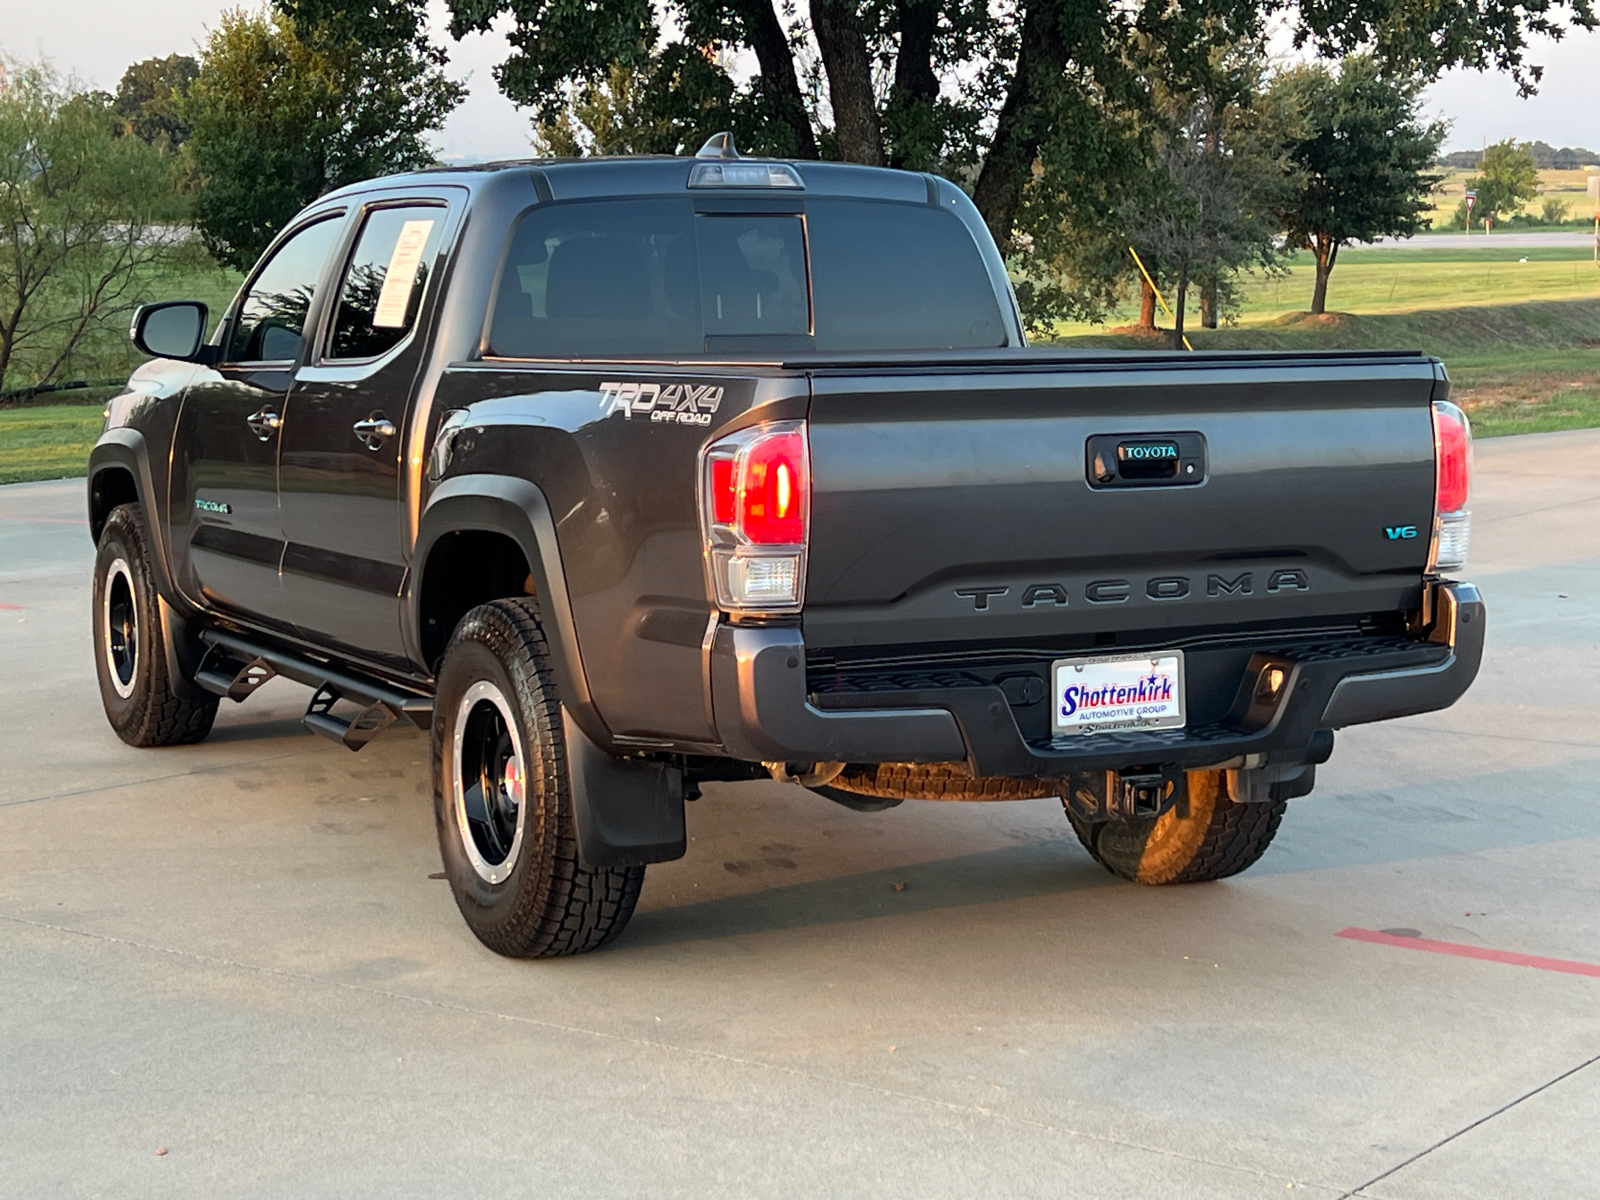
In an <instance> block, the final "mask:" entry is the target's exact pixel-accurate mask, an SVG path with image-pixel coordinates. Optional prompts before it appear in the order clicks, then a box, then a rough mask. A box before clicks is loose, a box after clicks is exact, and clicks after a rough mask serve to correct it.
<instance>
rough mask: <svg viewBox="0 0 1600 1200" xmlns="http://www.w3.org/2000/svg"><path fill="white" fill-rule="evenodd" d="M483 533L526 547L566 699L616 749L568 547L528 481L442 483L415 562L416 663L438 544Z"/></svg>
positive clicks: (411, 602)
mask: <svg viewBox="0 0 1600 1200" xmlns="http://www.w3.org/2000/svg"><path fill="white" fill-rule="evenodd" d="M480 530H481V531H484V532H489V533H500V534H504V535H505V536H506V537H509V538H511V539H512V540H513V541H515V542H516V543H517V545H518V546H519V547H521V549H522V553H523V557H525V558H526V559H527V560H528V568H529V570H530V571H531V572H532V573H533V582H534V586H535V588H537V590H538V597H539V605H540V609H541V611H542V613H543V615H544V617H545V633H546V635H547V636H548V637H549V639H550V655H551V665H552V666H553V668H554V670H555V676H556V686H557V687H558V688H559V689H560V690H561V701H562V703H563V705H565V706H566V707H567V708H568V709H569V710H570V711H571V713H572V715H573V718H574V719H575V720H576V721H577V722H578V724H579V725H580V726H581V727H582V728H583V730H584V732H585V733H587V734H588V735H589V737H590V738H592V739H593V740H594V741H596V742H599V743H600V744H601V745H603V746H609V745H611V744H612V739H611V731H610V728H609V727H608V726H607V725H606V723H605V721H604V720H603V719H602V718H601V716H600V714H599V712H598V711H597V710H596V708H595V706H594V699H593V697H592V695H591V694H590V691H589V679H588V675H587V674H586V673H585V671H584V666H583V654H582V651H581V649H580V647H579V645H578V626H577V622H576V620H575V619H574V617H573V614H572V598H571V595H570V593H569V592H568V590H567V576H566V571H565V570H564V569H563V567H562V565H561V547H560V544H559V542H558V541H557V540H556V523H555V518H554V517H553V516H552V515H551V512H550V504H549V501H547V500H546V499H545V495H544V492H543V491H541V490H540V489H539V488H538V487H537V486H536V485H534V484H532V483H529V482H528V481H527V480H525V479H517V478H514V477H511V476H505V475H489V474H472V475H458V476H456V477H454V478H452V479H447V480H446V481H445V482H444V483H442V484H440V485H439V486H438V487H437V488H436V489H435V490H434V493H433V495H432V496H430V497H429V498H428V504H427V507H426V508H424V509H423V512H422V520H421V521H420V523H419V525H418V530H417V545H416V551H415V553H414V554H413V555H412V559H411V563H412V573H411V594H410V595H409V596H408V597H407V599H406V607H405V614H406V615H405V626H406V628H405V631H404V632H405V637H406V640H407V643H408V644H407V652H408V653H409V654H410V655H411V656H412V658H413V659H414V660H415V661H416V662H418V663H422V662H423V657H422V648H421V641H420V636H421V635H420V631H421V629H422V613H421V605H422V592H423V583H424V576H425V574H426V571H427V564H428V557H429V555H430V553H431V552H432V550H433V548H434V545H435V544H436V543H437V542H438V541H439V539H440V538H442V537H444V536H445V535H447V534H451V533H465V532H471V531H480ZM424 665H426V664H424Z"/></svg>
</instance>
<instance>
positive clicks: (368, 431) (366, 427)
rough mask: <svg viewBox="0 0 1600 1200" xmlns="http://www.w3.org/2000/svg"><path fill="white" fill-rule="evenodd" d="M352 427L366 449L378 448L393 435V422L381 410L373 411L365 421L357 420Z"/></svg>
mask: <svg viewBox="0 0 1600 1200" xmlns="http://www.w3.org/2000/svg"><path fill="white" fill-rule="evenodd" d="M351 428H352V429H354V430H355V435H356V436H357V437H358V438H360V439H361V440H362V441H363V442H364V443H366V447H367V449H368V450H378V449H381V448H382V447H383V444H384V443H385V442H387V441H388V440H389V439H390V438H392V437H393V436H394V435H395V428H394V422H393V421H391V420H390V419H389V418H388V417H386V416H384V415H383V414H382V413H381V412H375V413H373V414H372V415H371V416H370V417H368V418H367V419H366V420H365V421H357V422H356V423H355V424H354V425H353V426H351Z"/></svg>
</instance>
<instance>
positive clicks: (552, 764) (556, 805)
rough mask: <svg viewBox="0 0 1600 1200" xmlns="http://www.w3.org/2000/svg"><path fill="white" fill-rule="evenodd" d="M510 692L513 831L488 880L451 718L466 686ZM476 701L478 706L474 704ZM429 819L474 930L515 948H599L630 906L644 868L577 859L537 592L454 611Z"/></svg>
mask: <svg viewBox="0 0 1600 1200" xmlns="http://www.w3.org/2000/svg"><path fill="white" fill-rule="evenodd" d="M480 682H482V683H487V684H489V685H491V686H492V687H494V688H496V689H498V694H499V695H500V696H501V697H502V698H503V699H504V700H505V701H506V702H507V706H508V707H509V709H510V710H511V715H512V716H513V717H514V719H515V724H516V730H517V733H518V734H519V735H520V743H521V750H522V755H523V757H524V758H525V761H524V762H522V763H521V766H520V774H521V779H522V781H523V782H522V785H521V786H522V794H523V799H522V800H521V803H520V807H521V809H522V810H523V816H522V819H521V830H522V832H521V838H520V842H514V843H513V845H512V847H511V848H510V852H509V853H508V855H507V857H506V858H505V860H504V861H503V863H502V864H501V866H500V869H506V868H509V874H508V875H506V877H505V878H503V879H502V880H500V881H499V882H491V881H490V880H489V879H487V878H486V877H485V876H484V875H483V874H482V873H480V870H479V868H478V867H477V866H475V865H474V863H473V861H472V857H471V854H472V852H469V850H468V841H467V839H468V838H469V837H470V836H471V835H470V834H468V833H464V832H463V828H462V823H461V822H459V821H458V818H457V809H456V798H455V795H456V794H455V782H454V772H455V771H456V770H457V769H458V764H457V762H456V759H457V751H456V749H455V737H456V726H457V723H458V722H464V721H465V720H467V719H468V718H469V716H470V714H463V713H462V712H461V711H460V710H461V707H462V704H463V700H464V698H465V697H466V696H467V693H468V691H469V690H470V689H472V688H473V687H474V685H476V684H478V683H480ZM474 711H475V710H474ZM433 796H434V820H435V825H436V826H437V829H438V833H439V849H440V853H441V856H442V857H443V859H444V871H445V878H446V879H448V880H449V882H450V888H451V891H452V892H453V893H454V895H455V900H456V906H457V907H458V908H459V909H460V910H461V915H462V917H464V918H465V919H466V922H467V925H468V927H469V928H470V929H471V930H472V932H473V933H474V934H476V935H477V937H478V940H479V941H481V942H482V943H483V944H484V945H485V946H487V947H488V948H489V949H491V950H493V951H494V952H495V953H497V954H504V955H507V956H509V957H513V958H555V957H558V956H561V955H567V954H582V953H584V952H585V951H588V950H597V949H599V948H600V947H601V946H604V945H606V944H607V943H608V942H610V941H612V940H613V939H614V938H616V937H617V935H618V934H620V933H621V932H622V930H623V928H624V927H625V926H626V925H627V924H628V920H629V918H631V917H632V916H633V909H634V905H635V904H637V903H638V900H639V890H640V888H641V887H643V885H644V868H643V867H599V868H595V867H586V866H584V865H583V864H582V863H581V862H580V861H579V858H578V834H577V827H576V822H575V819H574V816H573V805H572V793H571V776H570V774H569V771H568V767H567V753H566V743H565V739H564V737H563V733H562V722H561V701H560V697H559V695H558V693H557V690H556V683H555V677H554V675H553V674H552V672H551V667H550V650H549V645H548V643H547V641H546V639H545V635H544V630H543V628H542V626H541V624H540V617H539V609H538V604H537V602H536V601H534V600H497V601H495V602H494V603H492V604H484V605H480V606H479V607H477V608H475V609H473V610H472V611H471V612H469V613H468V614H467V615H466V616H465V617H463V618H462V620H461V624H460V625H459V626H457V627H456V630H455V633H454V635H453V636H452V637H451V639H450V645H449V647H448V648H447V649H446V651H445V655H444V659H443V663H442V665H441V667H440V669H439V686H438V691H437V697H436V700H435V704H434V710H433Z"/></svg>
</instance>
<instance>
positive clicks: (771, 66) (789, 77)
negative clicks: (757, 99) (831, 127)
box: [733, 0, 818, 158]
mask: <svg viewBox="0 0 1600 1200" xmlns="http://www.w3.org/2000/svg"><path fill="white" fill-rule="evenodd" d="M733 8H734V11H735V12H736V13H737V14H738V16H739V19H740V21H741V23H742V24H743V25H744V33H745V37H746V38H747V39H748V40H749V43H750V48H751V49H752V50H754V51H755V54H756V63H757V65H759V66H760V68H761V90H762V91H763V92H765V93H766V95H767V98H768V100H769V101H770V102H771V103H772V107H773V110H774V112H775V113H776V114H777V115H778V117H779V118H780V119H781V120H782V121H783V122H784V124H785V125H787V126H788V127H789V128H790V129H792V130H793V131H794V139H795V157H796V158H817V157H818V154H817V135H816V134H815V133H813V132H812V130H811V116H810V114H808V113H807V112H806V104H805V100H803V99H802V98H801V96H800V84H799V82H798V80H796V78H795V73H794V51H793V50H792V49H791V48H790V46H789V35H788V34H786V33H785V32H784V29H783V22H782V21H780V20H779V19H778V14H777V13H776V12H775V11H774V10H773V7H772V2H771V0H736V2H735V4H734V6H733Z"/></svg>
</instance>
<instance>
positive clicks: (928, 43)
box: [894, 0, 939, 100]
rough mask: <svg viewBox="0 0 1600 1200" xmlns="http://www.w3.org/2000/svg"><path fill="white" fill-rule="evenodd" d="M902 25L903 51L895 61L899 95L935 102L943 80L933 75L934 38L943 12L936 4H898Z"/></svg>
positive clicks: (920, 0) (926, 0) (910, 0)
mask: <svg viewBox="0 0 1600 1200" xmlns="http://www.w3.org/2000/svg"><path fill="white" fill-rule="evenodd" d="M895 13H896V16H897V17H898V19H899V22H900V48H899V50H898V51H897V52H896V54H895V59H894V87H895V91H897V92H901V93H903V94H904V95H906V96H908V97H910V98H912V99H915V100H932V99H934V98H935V97H937V96H938V95H939V79H938V76H936V75H935V74H934V73H933V34H934V30H935V28H936V27H937V22H938V18H939V8H938V5H937V3H936V2H935V0H896V3H895Z"/></svg>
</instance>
